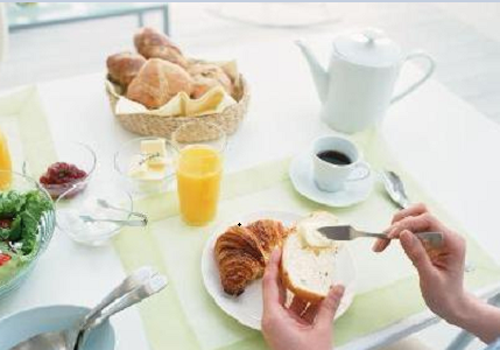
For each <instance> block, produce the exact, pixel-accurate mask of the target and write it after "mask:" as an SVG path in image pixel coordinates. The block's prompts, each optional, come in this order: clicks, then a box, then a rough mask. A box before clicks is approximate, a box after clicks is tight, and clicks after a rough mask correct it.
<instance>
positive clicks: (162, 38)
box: [134, 27, 188, 68]
mask: <svg viewBox="0 0 500 350" xmlns="http://www.w3.org/2000/svg"><path fill="white" fill-rule="evenodd" d="M134 45H135V48H136V49H137V52H139V53H140V54H141V55H143V56H144V57H146V58H161V59H163V60H166V61H169V62H172V63H175V64H178V65H179V66H181V67H184V68H186V67H187V65H188V63H187V60H186V58H185V57H184V55H183V54H182V52H181V50H180V49H179V48H178V47H177V46H176V45H175V44H174V43H173V42H172V41H171V40H170V39H169V37H168V36H166V35H165V34H163V33H160V32H157V31H156V30H154V29H152V28H147V27H146V28H141V29H139V31H138V32H137V33H136V34H135V35H134Z"/></svg>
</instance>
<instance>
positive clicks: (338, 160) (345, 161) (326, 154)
mask: <svg viewBox="0 0 500 350" xmlns="http://www.w3.org/2000/svg"><path fill="white" fill-rule="evenodd" d="M318 157H319V159H321V160H324V161H325V162H328V163H331V164H335V165H349V164H351V163H352V161H351V159H350V158H349V157H348V156H346V155H345V154H344V153H341V152H337V151H322V152H320V153H318Z"/></svg>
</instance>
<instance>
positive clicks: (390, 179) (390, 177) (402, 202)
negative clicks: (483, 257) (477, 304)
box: [381, 170, 475, 272]
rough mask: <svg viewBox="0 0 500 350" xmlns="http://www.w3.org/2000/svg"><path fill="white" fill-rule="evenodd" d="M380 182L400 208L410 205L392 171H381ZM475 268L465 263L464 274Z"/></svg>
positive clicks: (396, 176) (403, 189)
mask: <svg viewBox="0 0 500 350" xmlns="http://www.w3.org/2000/svg"><path fill="white" fill-rule="evenodd" d="M381 177H382V182H383V183H384V187H385V190H386V192H387V194H388V195H389V198H390V199H391V200H392V201H393V202H394V203H395V204H396V205H397V206H398V207H399V208H400V209H405V208H408V207H409V206H410V205H411V202H410V200H409V199H408V196H407V194H406V191H405V187H404V184H403V181H402V180H401V178H400V177H399V175H398V174H396V173H395V172H394V171H390V170H383V171H382V172H381ZM474 270H475V266H474V265H473V264H472V263H470V262H465V272H472V271H474Z"/></svg>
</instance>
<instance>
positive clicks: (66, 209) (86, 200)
mask: <svg viewBox="0 0 500 350" xmlns="http://www.w3.org/2000/svg"><path fill="white" fill-rule="evenodd" d="M87 185H88V187H87V189H86V190H85V192H82V190H81V188H79V186H87ZM101 185H102V184H101ZM80 192H82V193H80ZM75 193H79V195H78V196H76V194H75ZM67 198H72V200H71V201H67V200H66V199H67ZM99 201H105V202H107V203H108V204H110V205H111V206H113V207H116V208H120V209H122V210H116V209H112V208H106V207H105V206H102V205H101V204H99ZM56 209H57V211H56V213H57V214H56V215H57V227H58V228H59V229H60V230H61V231H63V232H65V233H66V234H67V235H68V236H69V237H70V238H72V239H73V240H74V241H76V242H78V243H81V244H85V245H89V246H101V245H105V244H106V243H108V242H109V240H110V239H111V238H112V237H113V236H115V235H117V234H118V233H119V232H120V230H121V229H122V227H123V224H117V223H110V222H88V221H86V219H85V217H90V218H92V219H97V220H100V219H111V220H130V216H131V215H130V214H131V212H132V211H133V209H134V205H133V200H132V196H131V195H130V193H128V192H127V191H125V190H123V189H121V188H119V187H115V186H99V184H98V183H97V182H95V183H91V184H87V183H80V184H77V185H75V186H74V188H72V189H71V190H69V191H67V192H66V193H64V194H63V195H61V196H60V197H59V199H58V200H57V201H56Z"/></svg>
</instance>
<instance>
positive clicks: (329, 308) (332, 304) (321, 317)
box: [316, 285, 345, 328]
mask: <svg viewBox="0 0 500 350" xmlns="http://www.w3.org/2000/svg"><path fill="white" fill-rule="evenodd" d="M344 291H345V288H344V286H342V285H336V286H334V287H332V289H330V292H329V293H328V295H327V296H326V298H325V299H324V300H323V301H322V302H321V306H320V308H319V311H318V316H317V318H316V323H317V324H318V325H324V326H326V327H328V328H329V327H331V324H332V322H333V319H334V317H335V313H336V312H337V309H338V308H339V305H340V300H341V299H342V296H343V295H344Z"/></svg>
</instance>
